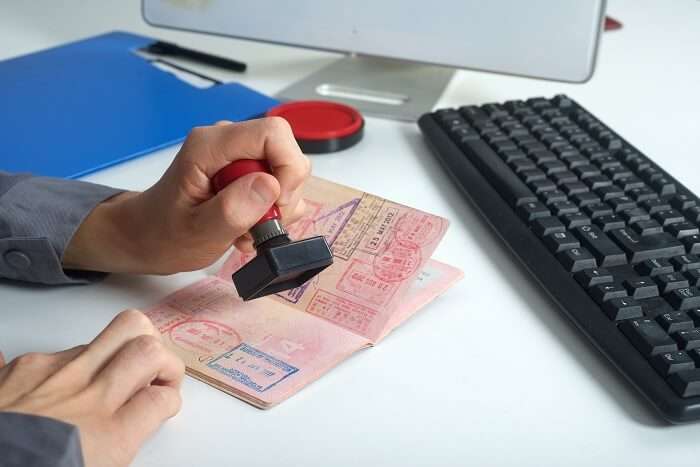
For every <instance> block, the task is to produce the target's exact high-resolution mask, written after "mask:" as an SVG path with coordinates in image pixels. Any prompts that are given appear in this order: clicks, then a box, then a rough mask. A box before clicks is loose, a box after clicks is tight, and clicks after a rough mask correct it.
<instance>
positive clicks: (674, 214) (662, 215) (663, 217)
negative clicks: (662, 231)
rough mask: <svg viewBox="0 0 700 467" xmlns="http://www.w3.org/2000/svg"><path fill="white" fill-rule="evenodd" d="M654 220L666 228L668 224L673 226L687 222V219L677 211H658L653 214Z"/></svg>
mask: <svg viewBox="0 0 700 467" xmlns="http://www.w3.org/2000/svg"><path fill="white" fill-rule="evenodd" d="M653 216H654V219H656V220H657V221H658V222H659V224H661V225H663V226H666V225H668V224H673V223H675V222H683V221H685V217H683V214H681V213H680V212H678V211H676V210H675V209H668V210H665V211H658V212H656V213H654V214H653Z"/></svg>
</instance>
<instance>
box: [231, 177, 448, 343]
mask: <svg viewBox="0 0 700 467" xmlns="http://www.w3.org/2000/svg"><path fill="white" fill-rule="evenodd" d="M304 199H305V201H306V206H307V209H306V213H305V215H304V216H303V217H302V219H301V220H299V221H297V222H295V223H294V224H292V225H291V226H289V228H288V230H289V234H290V236H291V237H292V239H299V238H306V237H311V236H314V235H324V236H325V237H326V240H327V242H328V245H329V246H330V247H331V251H332V252H333V265H331V266H330V267H328V268H327V269H326V270H324V271H323V272H322V273H321V274H319V275H318V276H316V277H315V278H314V279H312V280H310V281H309V282H307V283H306V284H304V285H302V286H301V287H297V288H296V289H292V290H289V291H287V292H283V293H279V294H277V295H276V296H273V297H272V299H273V300H275V301H277V302H278V303H283V304H285V305H288V306H290V307H292V308H294V309H296V310H299V311H303V312H306V313H309V314H312V315H314V316H317V317H319V318H321V319H324V320H326V321H328V322H330V323H333V324H335V325H336V326H340V327H342V328H344V329H347V330H349V331H352V332H354V333H356V334H359V335H361V336H363V337H365V338H367V339H369V340H370V341H371V342H373V343H374V342H376V341H377V339H379V338H380V337H381V336H383V335H384V334H385V333H386V328H387V326H388V325H389V321H390V320H391V317H392V313H393V311H394V310H395V309H396V307H397V305H398V304H399V303H401V301H402V300H404V294H405V293H406V290H407V289H408V287H409V286H410V285H411V283H412V282H413V280H414V279H415V278H416V277H417V275H418V272H419V271H420V270H421V269H422V268H423V265H424V264H425V263H426V261H428V259H429V258H430V256H431V255H432V253H433V251H434V250H435V247H437V245H438V243H439V242H440V240H441V239H442V237H443V235H444V234H445V231H446V230H447V226H448V222H447V220H446V219H443V218H442V217H439V216H434V215H432V214H428V213H425V212H422V211H418V210H416V209H412V208H409V207H407V206H404V205H401V204H398V203H394V202H392V201H388V200H386V199H383V198H380V197H378V196H375V195H372V194H369V193H364V192H362V191H359V190H355V189H353V188H350V187H347V186H343V185H339V184H336V183H332V182H329V181H327V180H323V179H320V178H316V177H312V178H311V179H310V180H309V181H308V182H307V183H306V186H305V191H304ZM251 258H252V255H246V254H244V253H241V252H238V251H234V252H233V253H232V254H231V256H230V257H229V259H228V260H227V261H226V262H225V264H224V266H223V267H222V269H221V270H220V271H219V273H218V276H219V277H220V278H222V279H224V280H231V274H232V273H233V272H234V271H236V270H238V269H239V268H240V267H241V266H242V265H243V264H245V263H246V262H247V261H249V260H250V259H251Z"/></svg>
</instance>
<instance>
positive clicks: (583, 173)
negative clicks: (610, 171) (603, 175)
mask: <svg viewBox="0 0 700 467" xmlns="http://www.w3.org/2000/svg"><path fill="white" fill-rule="evenodd" d="M573 172H574V173H575V174H576V175H578V176H579V178H580V179H582V180H583V179H584V178H588V177H593V176H595V175H600V169H599V168H598V167H597V166H595V165H590V164H589V165H579V166H577V167H575V168H573Z"/></svg>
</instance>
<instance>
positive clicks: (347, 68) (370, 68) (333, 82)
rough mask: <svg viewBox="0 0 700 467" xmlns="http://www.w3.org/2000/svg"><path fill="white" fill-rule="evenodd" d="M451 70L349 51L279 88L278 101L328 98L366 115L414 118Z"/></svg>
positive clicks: (429, 107) (442, 86) (432, 101)
mask: <svg viewBox="0 0 700 467" xmlns="http://www.w3.org/2000/svg"><path fill="white" fill-rule="evenodd" d="M453 75H454V69H452V68H446V67H440V66H433V65H424V64H419V63H413V62H407V61H403V60H391V59H384V58H374V57H367V56H361V55H349V56H347V57H345V58H342V59H340V60H338V61H336V62H333V63H331V64H330V65H328V66H326V67H325V68H322V69H321V70H319V71H317V72H315V73H313V74H311V75H310V76H308V77H306V78H304V79H302V80H301V81H297V82H296V83H294V84H292V85H291V86H289V87H287V88H285V89H283V90H282V91H280V92H279V93H277V96H276V97H278V98H279V99H281V100H285V101H286V100H301V99H328V100H333V101H337V102H342V103H344V104H349V105H351V106H353V107H355V108H357V109H358V110H359V111H360V112H361V113H363V114H364V115H367V116H371V117H382V118H389V119H393V120H404V121H410V122H414V121H416V120H418V117H420V116H421V115H422V114H424V113H425V112H429V111H430V110H432V109H433V107H434V106H435V103H436V102H437V100H438V99H439V98H440V96H441V95H442V92H443V91H444V90H445V87H447V85H448V84H449V82H450V80H451V79H452V76H453Z"/></svg>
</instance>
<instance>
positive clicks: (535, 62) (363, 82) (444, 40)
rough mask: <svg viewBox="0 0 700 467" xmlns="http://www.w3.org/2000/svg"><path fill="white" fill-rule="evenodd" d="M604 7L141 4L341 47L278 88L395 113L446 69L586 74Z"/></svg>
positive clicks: (216, 30) (576, 3)
mask: <svg viewBox="0 0 700 467" xmlns="http://www.w3.org/2000/svg"><path fill="white" fill-rule="evenodd" d="M604 7H605V2H604V0H527V1H524V0H432V1H424V0H354V1H344V2H340V1H329V0H295V1H293V2H287V1H273V2H265V1H254V2H250V1H246V0H226V1H224V0H143V3H142V8H143V17H144V19H145V20H146V21H147V22H148V23H149V24H151V25H154V26H163V27H170V28H176V29H185V30H189V31H198V32H204V33H212V34H219V35H225V36H232V37H237V38H243V39H250V40H256V41H263V42H271V43H276V44H285V45H293V46H299V47H307V48H312V49H320V50H328V51H336V52H343V53H346V54H348V56H347V57H346V58H345V59H341V60H339V61H338V62H336V63H333V64H331V65H329V66H327V67H326V68H324V69H322V70H320V71H318V72H316V73H313V74H312V75H310V76H309V77H307V78H305V79H303V80H302V81H300V82H297V83H294V84H292V85H291V86H290V87H288V88H286V89H284V90H282V91H281V92H280V93H279V97H281V98H283V99H299V98H305V99H309V98H314V97H319V96H322V97H325V98H329V99H333V100H338V101H341V102H345V103H349V104H351V105H354V106H356V107H359V108H360V109H361V110H362V111H363V112H364V113H366V114H368V115H375V116H384V117H390V118H398V119H403V120H415V119H416V118H417V117H418V116H419V115H420V114H421V113H423V112H425V111H427V110H430V109H431V108H432V107H433V106H434V105H435V102H436V101H437V99H438V98H439V97H440V95H441V94H442V91H443V90H444V88H445V86H446V85H447V84H448V83H449V80H450V79H451V77H452V75H453V72H454V69H455V68H468V69H475V70H484V71H491V72H497V73H507V74H514V75H521V76H530V77H535V78H545V79H551V80H560V81H568V82H584V81H586V80H588V79H589V78H590V77H591V75H592V73H593V70H594V67H595V59H596V51H597V45H598V39H599V35H600V31H601V29H602V24H603V18H604V9H605V8H604ZM252 71H253V72H254V69H253V70H252Z"/></svg>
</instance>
